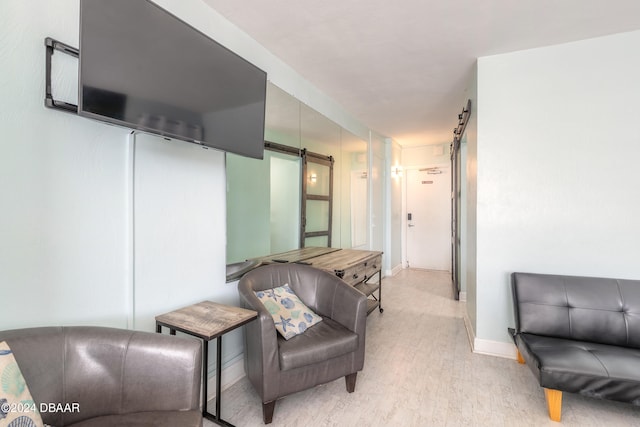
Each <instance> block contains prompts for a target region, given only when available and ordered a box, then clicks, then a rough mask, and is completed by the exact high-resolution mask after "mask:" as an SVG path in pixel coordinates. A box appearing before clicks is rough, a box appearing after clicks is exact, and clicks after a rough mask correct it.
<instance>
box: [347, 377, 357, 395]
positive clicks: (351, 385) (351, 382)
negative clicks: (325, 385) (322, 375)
mask: <svg viewBox="0 0 640 427" xmlns="http://www.w3.org/2000/svg"><path fill="white" fill-rule="evenodd" d="M357 375H358V373H357V372H354V373H353V374H349V375H347V376H346V377H344V379H345V382H346V383H347V391H348V392H349V393H353V392H354V391H355V390H356V376H357Z"/></svg>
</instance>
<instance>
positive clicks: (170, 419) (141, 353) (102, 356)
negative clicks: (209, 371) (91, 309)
mask: <svg viewBox="0 0 640 427" xmlns="http://www.w3.org/2000/svg"><path fill="white" fill-rule="evenodd" d="M2 341H6V342H7V343H8V344H9V347H10V348H11V350H12V352H13V354H14V356H15V358H16V361H17V362H18V365H19V366H20V370H21V371H22V374H23V376H24V378H25V381H26V383H27V386H28V387H29V390H30V391H31V396H32V397H33V400H34V402H36V404H37V405H38V407H39V406H40V405H41V404H56V405H57V404H60V405H63V406H64V405H71V404H72V403H74V404H75V405H76V407H77V408H78V410H77V411H71V412H43V413H42V414H41V415H42V419H43V421H44V423H45V424H50V425H55V426H58V427H63V426H82V427H103V426H104V427H107V426H119V427H124V426H154V427H160V426H167V427H168V426H171V427H174V426H181V427H187V426H193V427H197V426H202V412H201V410H200V406H199V403H200V385H201V372H202V344H201V342H200V341H199V340H196V339H192V338H182V337H175V336H169V335H160V334H154V333H150V332H138V331H131V330H124V329H114V328H103V327H93V326H72V327H42V328H28V329H13V330H8V331H0V342H2ZM0 395H1V393H0Z"/></svg>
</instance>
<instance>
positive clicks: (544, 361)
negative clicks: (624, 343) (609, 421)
mask: <svg viewBox="0 0 640 427" xmlns="http://www.w3.org/2000/svg"><path fill="white" fill-rule="evenodd" d="M516 341H517V345H518V348H519V349H520V351H521V353H522V355H523V357H524V358H525V361H526V362H527V366H529V368H530V369H531V371H532V372H533V373H534V375H535V376H536V377H537V379H538V381H539V383H540V386H542V387H545V388H550V389H556V390H561V391H566V392H570V393H580V394H583V395H585V396H589V397H596V398H600V399H610V400H618V401H622V402H631V403H633V404H635V405H640V350H639V349H636V348H628V347H619V346H615V345H607V344H599V343H592V342H585V341H575V340H568V339H563V338H555V337H545V336H539V335H533V334H519V335H517V336H516Z"/></svg>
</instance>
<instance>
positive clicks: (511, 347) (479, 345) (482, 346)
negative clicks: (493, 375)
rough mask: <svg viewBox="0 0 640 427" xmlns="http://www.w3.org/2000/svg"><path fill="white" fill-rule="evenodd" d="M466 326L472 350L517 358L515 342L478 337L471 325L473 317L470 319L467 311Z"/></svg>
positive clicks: (478, 352) (506, 357) (465, 314)
mask: <svg viewBox="0 0 640 427" xmlns="http://www.w3.org/2000/svg"><path fill="white" fill-rule="evenodd" d="M464 326H465V328H466V329H467V337H468V338H469V344H470V345H471V351H472V352H474V353H477V354H484V355H487V356H495V357H503V358H505V359H513V360H516V359H517V350H516V346H515V344H513V343H508V342H500V341H492V340H485V339H481V338H478V337H476V334H475V332H474V331H473V327H472V326H471V319H469V316H468V314H467V313H466V312H465V313H464Z"/></svg>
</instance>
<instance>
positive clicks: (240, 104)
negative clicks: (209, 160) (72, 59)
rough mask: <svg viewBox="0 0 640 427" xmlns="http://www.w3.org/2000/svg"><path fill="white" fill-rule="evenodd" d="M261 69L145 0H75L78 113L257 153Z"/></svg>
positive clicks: (259, 155) (260, 135) (250, 154)
mask: <svg viewBox="0 0 640 427" xmlns="http://www.w3.org/2000/svg"><path fill="white" fill-rule="evenodd" d="M266 84H267V75H266V73H265V72H264V71H262V70H261V69H259V68H258V67H256V66H254V65H253V64H251V63H249V62H248V61H246V60H245V59H243V58H241V57H240V56H238V55H236V54H235V53H233V52H231V51H230V50H228V49H227V48H225V47H224V46H222V45H220V44H219V43H217V42H216V41H214V40H212V39H211V38H209V37H207V36H206V35H204V34H203V33H201V32H200V31H198V30H196V29H195V28H193V27H191V26H190V25H188V24H187V23H185V22H183V21H181V20H180V19H178V18H177V17H175V16H174V15H172V14H170V13H168V12H167V11H165V10H164V9H162V8H160V7H159V6H157V5H156V4H155V3H153V2H151V1H148V0H108V1H105V0H81V3H80V70H79V85H80V87H79V92H78V93H79V96H78V98H79V99H78V113H79V114H80V115H82V116H85V117H90V118H94V119H98V120H103V121H107V122H110V123H115V124H119V125H123V126H126V127H129V128H132V129H139V130H142V131H146V132H150V133H154V134H158V135H163V136H166V137H170V138H177V139H181V140H185V141H190V142H196V143H199V144H202V145H205V146H208V147H213V148H217V149H221V150H225V151H230V152H233V153H237V154H240V155H244V156H248V157H253V158H259V159H260V158H262V156H263V150H264V113H265V112H264V109H265V97H266Z"/></svg>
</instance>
